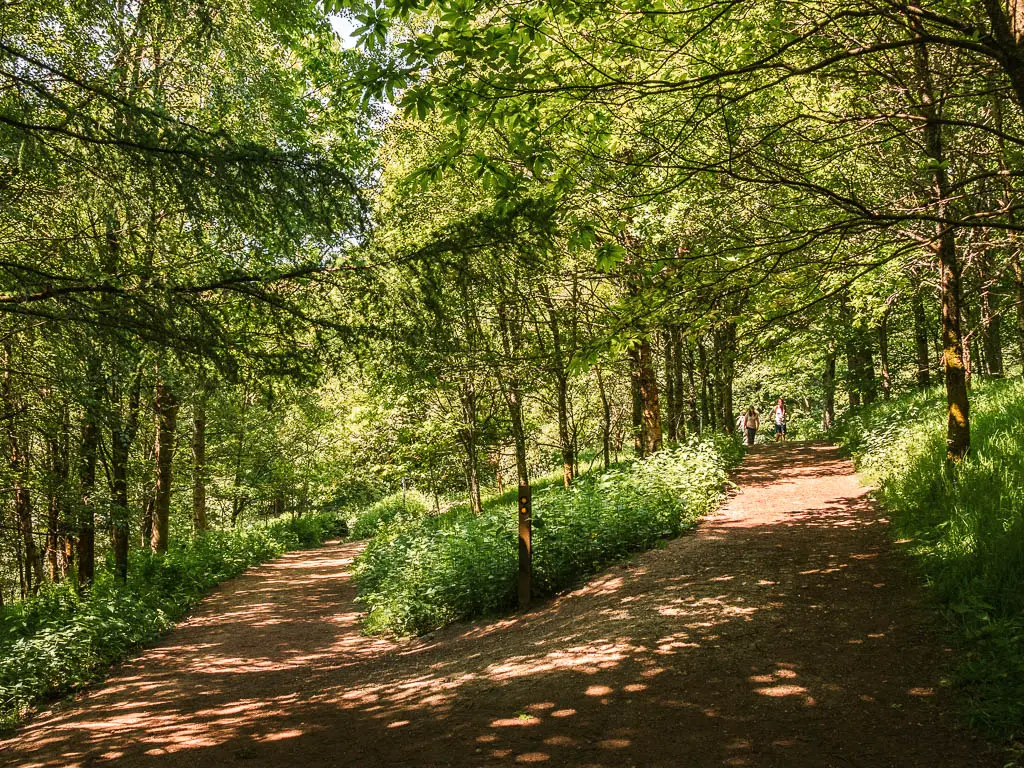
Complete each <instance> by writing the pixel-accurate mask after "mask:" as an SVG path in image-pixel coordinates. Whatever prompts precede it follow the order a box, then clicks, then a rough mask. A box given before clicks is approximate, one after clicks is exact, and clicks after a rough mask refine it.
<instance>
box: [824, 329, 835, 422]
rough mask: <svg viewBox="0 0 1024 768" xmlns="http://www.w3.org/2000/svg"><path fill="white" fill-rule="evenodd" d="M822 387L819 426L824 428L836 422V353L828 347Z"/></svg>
mask: <svg viewBox="0 0 1024 768" xmlns="http://www.w3.org/2000/svg"><path fill="white" fill-rule="evenodd" d="M821 389H822V398H821V399H822V405H823V408H822V410H823V411H824V413H823V415H822V423H821V426H822V428H824V429H832V426H833V425H834V424H835V423H836V353H835V350H834V349H832V348H831V347H829V350H828V353H827V354H826V355H825V369H824V370H823V371H822V374H821Z"/></svg>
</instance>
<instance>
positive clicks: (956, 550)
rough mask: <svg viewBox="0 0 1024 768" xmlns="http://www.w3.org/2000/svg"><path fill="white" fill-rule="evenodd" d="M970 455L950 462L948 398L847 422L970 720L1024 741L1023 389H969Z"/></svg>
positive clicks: (910, 402) (917, 399)
mask: <svg viewBox="0 0 1024 768" xmlns="http://www.w3.org/2000/svg"><path fill="white" fill-rule="evenodd" d="M970 416H971V451H970V455H969V457H968V458H967V460H965V461H964V462H963V463H962V464H961V465H960V466H959V467H957V468H950V467H948V466H947V465H946V462H945V453H946V446H945V397H944V395H943V393H942V392H940V391H934V390H933V391H930V392H926V393H921V394H916V395H913V396H908V397H904V398H900V399H898V400H893V401H890V402H887V403H879V404H877V405H875V406H873V407H871V408H866V409H863V410H861V411H859V412H858V413H855V414H853V415H851V416H849V417H848V418H846V419H844V420H843V421H842V422H841V423H840V424H839V426H838V427H837V429H836V433H835V437H837V438H838V439H839V440H840V441H841V442H842V443H843V444H845V445H846V446H847V447H848V448H849V449H850V451H851V452H852V453H853V455H854V457H855V459H856V461H857V463H858V466H859V468H860V469H861V470H862V471H863V472H864V473H865V474H866V476H867V478H868V479H869V480H870V481H871V482H872V484H874V485H877V486H878V488H879V492H878V495H879V498H880V500H881V501H882V503H883V505H884V507H885V509H886V511H887V513H888V514H889V516H890V518H891V519H892V526H893V532H894V535H895V536H896V537H897V538H898V539H901V540H906V541H907V542H908V547H909V548H910V551H911V552H912V554H913V556H914V557H915V558H916V559H917V561H918V562H919V563H920V566H921V569H922V571H923V574H924V577H925V579H926V581H927V583H928V584H929V585H930V587H931V589H932V592H933V593H934V595H935V598H936V599H937V600H938V601H939V604H940V605H941V606H942V609H943V612H944V614H945V616H946V617H947V619H948V621H949V625H950V627H951V629H952V632H953V634H954V635H955V638H956V640H957V643H958V645H959V647H960V649H961V654H960V663H959V665H958V668H957V670H956V672H955V678H954V683H955V684H956V685H957V686H958V688H960V689H961V690H962V692H963V693H964V694H965V700H966V701H967V706H968V714H969V717H970V719H971V720H972V722H974V723H975V724H977V725H980V726H982V727H984V728H985V729H986V730H988V731H989V732H990V733H993V734H995V735H998V736H1002V737H1006V738H1014V737H1016V738H1021V737H1022V736H1024V383H1021V382H998V383H987V384H982V385H978V386H976V387H975V388H974V389H973V390H972V392H971V411H970Z"/></svg>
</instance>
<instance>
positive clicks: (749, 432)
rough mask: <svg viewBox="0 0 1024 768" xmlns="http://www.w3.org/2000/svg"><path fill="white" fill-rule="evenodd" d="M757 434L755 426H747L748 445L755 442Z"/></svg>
mask: <svg viewBox="0 0 1024 768" xmlns="http://www.w3.org/2000/svg"><path fill="white" fill-rule="evenodd" d="M755 435H757V430H756V429H754V428H753V427H747V445H753V444H754V436H755Z"/></svg>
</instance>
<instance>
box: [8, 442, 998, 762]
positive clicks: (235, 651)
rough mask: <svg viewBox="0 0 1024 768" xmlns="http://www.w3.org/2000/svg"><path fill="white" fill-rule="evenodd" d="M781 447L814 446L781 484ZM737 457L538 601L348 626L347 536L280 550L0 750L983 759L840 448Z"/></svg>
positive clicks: (17, 756) (90, 757)
mask: <svg viewBox="0 0 1024 768" xmlns="http://www.w3.org/2000/svg"><path fill="white" fill-rule="evenodd" d="M791 446H793V447H791ZM808 450H810V451H813V452H814V453H812V454H810V458H807V454H806V452H807V451H808ZM787 457H789V458H788V461H787ZM796 462H804V463H811V462H818V464H819V466H813V467H809V468H807V469H806V471H805V470H800V471H799V473H798V474H801V475H802V476H803V478H804V479H803V480H802V481H800V482H801V488H802V489H803V490H801V491H799V492H792V493H789V494H787V493H786V491H785V483H779V482H778V481H779V480H780V479H784V478H786V477H787V473H790V472H794V473H796V470H793V469H792V467H793V465H794V463H796ZM772 467H775V469H774V470H773V469H772ZM836 478H842V482H836ZM739 479H740V480H741V482H742V484H743V487H744V490H743V492H742V493H741V494H740V495H739V496H738V497H736V498H733V499H732V500H731V501H730V504H729V505H728V507H727V508H726V510H725V512H724V514H722V515H720V516H717V517H715V518H712V519H709V520H708V521H706V522H705V523H704V524H702V526H701V527H700V529H699V531H698V533H697V534H696V535H692V536H687V537H684V538H682V539H680V540H677V541H674V542H671V543H670V544H669V545H668V546H667V547H665V548H664V549H661V550H657V551H654V552H649V553H646V554H644V555H640V556H637V557H636V558H634V559H632V560H631V561H630V562H628V563H625V564H623V565H621V566H616V567H614V568H611V569H609V570H607V571H606V572H604V573H603V574H602V575H600V576H599V577H597V578H595V579H594V580H592V581H591V582H590V583H588V584H587V585H586V586H584V587H582V588H581V589H578V590H576V591H574V592H572V593H570V594H567V595H563V596H561V597H559V598H557V599H555V600H553V601H550V602H548V603H546V604H544V605H542V606H539V607H538V608H537V609H535V610H534V611H533V612H531V613H528V614H525V615H522V616H516V617H506V618H501V619H495V620H491V621H485V622H480V623H474V624H467V625H460V626H454V627H449V628H447V629H445V630H442V631H439V632H437V633H434V634H433V635H431V636H428V637H425V638H420V639H417V640H411V641H404V642H399V641H391V640H384V639H379V638H367V637H363V636H362V635H360V633H359V624H358V619H359V614H358V612H357V610H356V608H355V607H354V606H353V603H352V598H353V597H354V594H353V587H352V585H351V583H350V581H349V579H348V577H347V575H346V570H347V566H348V562H349V561H350V560H351V558H352V556H353V555H354V554H355V553H356V551H357V549H358V545H353V544H343V545H341V546H338V547H334V548H325V549H321V550H316V551H314V552H312V553H293V554H291V555H288V556H286V557H285V558H282V559H281V560H279V561H277V562H275V563H273V564H269V565H267V566H263V567H261V568H259V569H257V570H256V571H254V572H251V573H249V574H247V575H246V576H244V577H242V578H240V579H238V580H236V581H235V582H232V583H230V584H229V585H226V586H225V588H224V589H222V590H220V591H219V592H218V593H217V594H215V595H214V596H213V597H212V598H211V599H210V600H209V601H208V602H207V603H205V604H204V606H203V608H202V610H201V612H200V613H198V614H197V615H196V616H195V617H193V619H192V620H191V621H190V622H189V623H188V624H187V625H186V626H183V627H181V628H179V629H178V630H177V631H175V632H174V633H173V634H172V635H171V636H169V637H168V638H167V640H166V641H165V642H164V643H163V644H161V645H160V646H159V647H157V648H154V649H152V650H150V651H148V652H146V653H145V654H143V655H142V656H141V657H140V658H139V659H137V660H135V661H133V662H131V663H129V664H127V665H125V666H124V668H123V669H122V670H121V671H120V672H119V673H118V674H116V675H115V676H114V677H113V678H112V679H111V680H110V681H109V682H108V683H107V684H106V685H104V686H102V687H100V688H97V689H96V690H95V691H93V692H91V693H90V694H88V695H87V696H84V697H82V698H81V699H80V700H79V701H77V702H75V703H74V704H73V705H72V706H71V707H69V708H67V709H64V710H63V711H58V712H56V713H54V714H51V715H48V716H43V717H40V718H38V719H37V720H36V721H35V722H33V723H31V724H29V726H28V727H26V728H25V729H24V730H23V732H22V733H21V734H20V735H19V736H18V737H17V738H16V739H13V740H11V741H9V742H6V743H0V747H2V750H3V751H2V752H0V761H2V762H4V763H5V764H8V761H9V764H12V765H24V766H58V765H60V766H67V765H93V764H101V763H104V762H106V761H113V762H115V763H117V764H123V765H139V766H143V765H145V766H149V765H153V766H162V765H168V766H179V765H188V766H215V765H217V766H221V765H234V764H236V763H237V764H244V765H254V766H255V765H258V766H282V765H299V766H304V767H305V766H402V765H410V766H411V765H416V766H443V765H450V766H472V765H499V764H502V765H503V764H510V765H511V764H529V763H547V764H548V765H552V766H609V767H610V766H616V767H618V766H628V765H636V766H848V765H857V766H958V767H959V766H967V765H971V766H984V765H997V764H1000V763H999V762H997V757H996V756H995V755H993V754H992V753H991V752H990V751H989V750H988V748H987V747H986V746H985V745H984V744H982V743H980V742H973V741H972V740H971V738H970V737H969V736H968V735H966V734H965V733H964V732H963V731H962V730H960V729H959V728H958V726H957V725H956V723H955V721H954V719H953V718H952V716H951V715H950V711H949V699H948V693H947V692H946V691H945V690H944V689H943V688H942V687H941V686H940V684H939V670H940V669H941V668H942V667H943V665H944V664H945V663H946V658H945V656H946V654H947V653H948V651H946V650H944V649H943V647H942V644H941V642H940V641H939V640H938V639H937V635H936V627H935V624H934V622H933V621H932V619H931V618H930V616H929V615H928V614H927V612H925V611H924V610H923V609H922V608H921V607H920V606H921V593H920V590H919V589H918V588H917V587H916V586H915V585H914V584H913V583H912V581H911V580H910V579H909V578H908V577H907V576H906V574H905V570H904V568H903V564H902V562H901V560H900V558H899V556H898V555H896V554H895V553H893V552H892V551H891V549H890V548H889V547H888V546H887V544H886V538H885V530H884V525H883V523H882V522H880V521H879V518H878V515H877V511H876V510H875V509H874V507H873V506H872V504H871V503H870V501H869V500H868V499H867V497H866V495H865V494H864V489H862V488H860V487H859V485H857V484H856V481H855V479H854V478H851V477H850V469H849V467H848V465H845V464H844V463H843V462H842V461H841V460H840V459H839V458H838V457H837V456H836V455H835V453H834V452H833V451H830V450H824V449H821V448H819V447H810V448H808V447H806V446H794V445H793V444H788V445H787V446H783V447H778V446H770V447H769V451H765V452H764V453H763V455H757V454H756V453H755V455H754V456H752V457H750V458H749V459H748V463H747V464H746V465H745V467H744V469H743V470H742V472H741V473H740V476H739ZM762 486H763V487H762ZM810 486H813V487H810ZM773 494H781V496H779V498H776V499H774V500H773V499H772V498H770V497H771V496H772V495H773ZM762 496H766V497H769V498H767V500H766V499H765V498H762ZM762 502H764V504H765V505H766V508H768V511H766V512H758V511H757V510H758V507H759V505H761V504H762ZM750 505H753V506H752V507H751V506H750ZM752 510H753V511H752Z"/></svg>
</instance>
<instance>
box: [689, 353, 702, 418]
mask: <svg viewBox="0 0 1024 768" xmlns="http://www.w3.org/2000/svg"><path fill="white" fill-rule="evenodd" d="M695 368H696V364H695V361H694V359H693V347H692V346H691V345H690V343H689V342H687V344H686V383H687V385H688V386H687V390H686V395H687V408H688V411H689V415H688V418H689V422H690V432H692V433H693V434H698V433H699V432H700V430H701V421H700V408H699V406H698V396H697V379H696V370H695Z"/></svg>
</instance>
